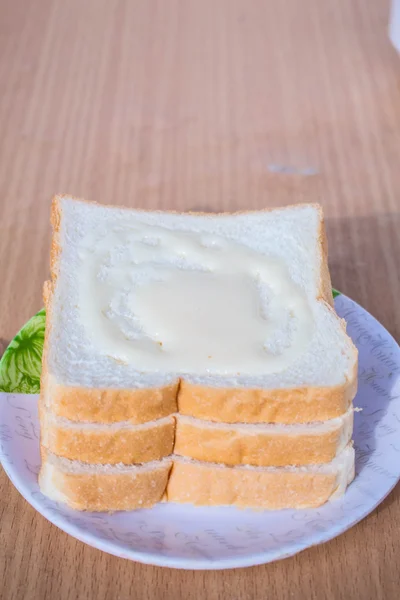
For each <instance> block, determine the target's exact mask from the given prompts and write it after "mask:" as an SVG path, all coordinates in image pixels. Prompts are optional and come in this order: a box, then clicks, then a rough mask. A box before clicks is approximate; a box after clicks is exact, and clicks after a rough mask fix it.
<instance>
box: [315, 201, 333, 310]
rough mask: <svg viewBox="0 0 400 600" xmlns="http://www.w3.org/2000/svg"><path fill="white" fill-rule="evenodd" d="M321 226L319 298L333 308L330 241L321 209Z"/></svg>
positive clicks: (319, 242) (319, 241) (319, 238)
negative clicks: (329, 260)
mask: <svg viewBox="0 0 400 600" xmlns="http://www.w3.org/2000/svg"><path fill="white" fill-rule="evenodd" d="M319 216H320V225H319V234H318V244H319V249H320V280H319V297H320V298H321V299H322V300H324V301H325V302H326V303H327V304H329V305H330V306H332V307H333V305H334V304H333V294H332V282H331V276H330V273H329V266H328V239H327V237H326V230H325V221H324V216H323V213H322V209H321V207H319Z"/></svg>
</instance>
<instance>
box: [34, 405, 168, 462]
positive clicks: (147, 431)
mask: <svg viewBox="0 0 400 600" xmlns="http://www.w3.org/2000/svg"><path fill="white" fill-rule="evenodd" d="M41 425H42V437H41V443H42V445H43V446H44V447H45V448H46V449H47V450H49V451H50V452H52V453H53V454H57V455H58V456H62V457H64V458H68V459H71V460H78V461H81V462H84V463H94V464H96V463H97V464H110V465H116V464H126V465H131V464H135V463H145V462H149V461H154V460H159V459H161V458H164V457H166V456H169V455H170V454H172V451H173V446H174V434H175V419H174V417H164V418H163V419H158V420H157V421H149V422H147V423H144V424H142V425H132V424H131V423H130V422H129V421H125V422H119V423H113V424H111V425H103V424H99V423H76V422H75V421H69V420H68V419H65V418H63V417H56V416H54V415H53V414H52V413H50V412H49V411H48V410H44V411H43V414H42V420H41Z"/></svg>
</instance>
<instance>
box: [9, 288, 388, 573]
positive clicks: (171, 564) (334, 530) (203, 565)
mask: <svg viewBox="0 0 400 600" xmlns="http://www.w3.org/2000/svg"><path fill="white" fill-rule="evenodd" d="M337 295H340V296H341V297H343V298H344V299H345V300H349V301H350V302H353V303H354V304H355V305H356V306H357V307H358V308H361V309H362V310H363V311H364V312H365V313H367V315H368V316H369V317H370V318H371V319H372V320H373V321H374V322H375V323H376V324H378V325H379V326H380V327H381V328H383V329H384V330H385V332H386V334H387V336H388V338H390V340H391V341H392V342H393V343H394V344H395V346H396V347H397V348H398V349H400V345H399V344H398V342H397V341H396V340H395V338H394V337H393V336H392V334H391V333H390V332H389V331H388V330H387V329H386V328H385V327H384V326H383V325H382V324H381V323H380V322H379V321H378V319H376V318H375V317H374V316H373V315H371V313H369V312H368V311H367V310H366V309H364V308H363V307H362V306H361V305H360V304H358V303H357V302H355V301H354V300H352V299H351V298H349V297H348V296H347V295H345V294H342V293H339V294H337ZM40 312H42V311H39V313H37V314H40ZM34 316H36V315H34ZM31 318H33V317H31ZM30 320H31V319H29V320H28V321H27V323H29V321H30ZM24 327H25V325H24V326H23V327H22V328H21V329H20V331H22V330H23V329H24ZM20 331H19V332H18V333H20ZM17 335H18V334H17ZM14 339H15V338H14ZM11 343H12V342H11ZM6 350H7V349H6ZM4 354H5V353H4ZM4 354H3V356H4ZM1 365H2V361H0V369H1ZM8 395H18V392H2V391H0V401H2V400H1V397H2V396H8ZM32 395H33V394H32ZM0 463H1V464H2V467H3V469H4V471H5V473H6V475H7V476H8V478H9V479H10V481H11V482H12V484H13V485H14V487H15V488H16V489H17V490H18V492H19V493H20V494H21V496H23V498H24V499H25V500H26V501H27V502H28V503H29V504H30V505H31V506H32V507H33V508H34V509H35V510H36V511H37V512H38V513H39V514H40V515H41V516H42V517H44V518H45V519H46V520H48V521H49V522H50V523H51V524H52V525H54V526H55V527H57V528H58V529H61V531H64V532H65V533H66V534H68V535H71V536H72V537H74V538H75V539H77V540H78V541H80V542H83V543H85V544H88V545H89V546H91V547H93V548H96V549H97V550H100V551H103V552H106V553H108V554H111V555H114V556H117V557H118V558H124V559H128V560H133V561H136V562H139V563H142V564H147V565H153V566H157V567H166V568H174V569H187V570H208V571H209V570H213V571H214V570H223V569H232V568H247V567H251V566H259V565H262V564H268V563H270V562H275V561H277V560H282V559H285V558H289V557H291V556H294V555H296V554H297V553H299V552H302V551H303V550H306V549H307V548H311V547H313V546H317V545H319V544H323V543H325V542H329V541H331V540H332V539H334V538H336V537H338V536H339V535H341V534H342V533H344V532H345V531H347V530H349V529H351V528H352V527H354V526H355V525H356V524H358V523H359V522H360V521H362V520H363V519H365V518H366V517H367V516H368V515H369V514H371V513H372V512H373V511H374V510H375V509H376V508H377V506H379V505H380V504H381V503H382V502H383V501H384V500H385V499H386V498H387V497H388V496H389V494H390V493H391V492H392V491H393V489H394V488H395V487H396V485H397V484H398V482H399V480H400V465H399V468H398V472H397V473H396V479H395V480H394V481H393V483H392V485H390V486H389V487H388V488H387V489H386V490H385V493H384V494H383V495H382V496H381V497H380V498H379V499H378V500H376V501H375V502H374V503H373V505H368V506H367V507H366V508H365V509H364V510H362V511H361V512H360V513H358V514H357V516H355V518H354V519H351V520H350V521H349V522H346V523H343V524H342V525H340V526H339V527H337V526H333V527H331V528H330V529H329V530H327V531H324V532H323V539H321V532H318V531H315V532H312V533H310V535H309V536H308V537H307V540H306V541H304V542H301V541H293V542H291V543H290V542H289V543H288V544H287V546H286V547H287V551H285V552H283V553H282V552H281V551H280V549H279V548H277V549H275V550H270V551H264V552H259V553H255V554H249V555H247V556H238V557H231V558H222V559H212V560H208V559H204V558H198V557H195V558H192V557H171V556H166V555H164V554H154V553H151V552H148V551H140V550H135V549H126V550H124V551H122V550H121V547H120V546H119V544H118V543H115V542H114V541H112V540H109V539H105V540H102V539H101V538H100V537H98V536H97V535H95V534H94V533H92V532H90V531H85V532H84V533H83V534H82V530H81V528H80V527H79V525H77V524H74V523H70V522H68V521H67V520H65V519H64V518H63V517H61V521H62V523H59V522H58V519H57V518H53V515H52V514H51V512H50V511H47V510H46V509H45V507H43V505H42V504H41V503H40V502H39V501H38V500H37V499H36V498H35V497H32V496H31V494H26V495H25V493H24V486H23V481H21V479H20V477H19V476H18V475H16V473H15V472H14V471H12V470H10V469H9V465H8V464H7V462H6V461H4V460H3V458H2V456H1V454H0Z"/></svg>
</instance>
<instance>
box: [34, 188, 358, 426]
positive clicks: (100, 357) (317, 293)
mask: <svg viewBox="0 0 400 600" xmlns="http://www.w3.org/2000/svg"><path fill="white" fill-rule="evenodd" d="M52 221H53V229H54V233H53V243H52V255H51V281H50V282H48V283H47V285H46V287H45V301H46V307H47V311H48V321H47V323H48V327H47V331H46V342H45V353H44V368H43V380H42V388H43V397H44V401H45V403H46V405H47V406H48V407H50V408H52V409H53V410H54V412H55V413H56V414H58V415H60V416H64V417H66V418H70V419H73V420H86V421H94V422H96V421H97V422H113V421H117V420H127V419H131V420H132V421H133V422H137V423H140V422H145V421H147V420H152V419H156V418H161V417H162V416H165V415H166V414H170V413H172V412H174V411H175V410H176V401H177V392H178V386H179V381H181V382H182V385H181V392H180V394H179V396H178V405H179V409H181V410H182V412H184V413H185V414H191V415H192V416H197V417H201V418H205V419H210V420H222V421H224V420H225V421H226V422H235V421H237V422H260V421H265V422H288V423H290V422H305V421H308V420H310V421H316V420H323V419H327V418H334V417H335V416H337V415H338V414H341V413H344V412H345V411H346V410H347V409H348V406H349V404H350V402H351V400H352V398H353V396H354V394H355V389H356V371H357V351H356V349H355V347H354V346H353V344H352V342H351V340H350V338H349V337H348V336H347V334H346V331H345V327H344V323H343V322H342V321H341V320H340V319H339V318H338V317H337V315H336V313H335V311H334V309H333V300H332V292H331V284H330V278H329V272H328V266H327V246H326V238H325V231H324V224H323V217H322V212H321V209H320V207H319V206H318V205H297V206H292V207H287V208H283V209H275V210H271V211H261V212H254V213H252V212H249V213H237V214H220V215H202V214H179V213H166V212H146V211H138V210H131V209H124V208H115V207H108V206H101V205H98V204H94V203H87V202H84V201H79V200H76V199H73V198H71V197H67V196H57V197H56V198H55V199H54V201H53V216H52ZM137 222H141V223H144V224H147V225H151V226H154V225H155V226H157V227H161V228H165V229H167V230H172V231H176V232H185V233H188V234H190V233H191V232H193V233H195V234H204V235H207V234H214V235H217V236H220V237H223V238H225V239H228V240H230V241H233V242H235V243H237V244H240V245H242V246H245V247H247V248H250V249H251V250H253V251H255V252H256V253H258V254H260V255H263V256H266V257H270V258H273V259H278V260H280V261H281V262H282V263H284V264H285V267H286V269H287V271H288V273H289V276H290V279H291V280H292V281H293V282H294V283H295V284H296V285H297V286H298V287H299V288H300V289H301V290H302V292H303V293H304V294H305V296H306V298H307V302H308V305H309V307H310V309H311V312H312V317H313V321H314V327H313V330H312V337H311V339H310V340H309V343H308V345H307V351H306V352H305V353H303V354H301V355H300V356H299V357H298V358H297V359H296V360H295V361H294V362H292V363H290V364H289V365H288V367H287V368H286V369H284V370H283V371H280V372H266V373H265V374H263V373H261V374H256V375H254V374H249V373H246V372H241V373H240V374H236V373H235V374H228V375H221V374H216V373H210V372H204V373H198V372H196V373H190V372H180V371H179V369H177V370H176V372H163V371H161V370H158V369H156V370H153V371H148V372H143V369H141V370H139V369H138V368H137V367H136V366H135V364H121V363H119V362H117V361H116V360H115V359H114V358H112V357H110V356H108V355H107V354H106V353H105V352H104V350H103V349H99V348H98V347H97V346H96V343H95V341H94V339H93V338H92V337H91V335H90V328H87V327H85V323H82V322H81V319H80V312H79V289H78V288H79V283H78V279H77V277H76V273H77V272H78V271H79V268H80V266H81V263H82V260H84V259H83V258H82V256H83V255H82V253H81V249H82V244H83V242H84V240H85V238H87V236H88V235H92V234H93V233H95V234H96V236H97V237H98V238H101V236H102V235H105V234H106V232H107V230H108V229H109V228H110V227H112V226H116V227H118V226H120V225H121V226H122V225H124V226H126V224H127V223H128V224H129V223H133V224H135V223H137ZM177 268H178V266H177ZM238 319H240V315H238ZM203 390H204V398H205V399H206V404H207V408H206V409H204V403H203V402H202V391H203ZM247 391H248V393H249V396H248V400H249V402H251V403H252V405H251V406H248V407H246V404H247V400H246V393H247ZM181 394H182V395H181ZM235 394H236V395H235ZM255 395H256V396H257V398H256V397H255ZM239 397H240V401H236V400H234V401H233V404H232V398H233V399H235V398H239ZM280 399H282V400H283V402H282V411H281V415H282V416H281V417H280V416H279V413H280V411H279V410H278V409H276V407H275V408H273V409H271V410H269V409H268V406H267V405H268V402H272V403H276V402H278V403H279V402H280ZM299 399H300V400H301V399H303V400H304V401H305V404H306V405H307V406H305V410H304V414H303V410H302V407H301V406H300V405H299ZM147 400H148V406H147ZM324 401H326V406H327V407H328V408H327V410H325V411H324V410H323V403H324ZM313 402H314V404H315V405H314V404H313ZM213 406H215V410H214V409H213ZM318 406H321V413H320V414H318V410H319V409H318ZM254 407H257V408H254ZM225 409H226V410H225ZM224 411H225V412H224ZM310 413H312V414H310ZM310 416H311V418H309V417H310Z"/></svg>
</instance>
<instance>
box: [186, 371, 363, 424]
mask: <svg viewBox="0 0 400 600" xmlns="http://www.w3.org/2000/svg"><path fill="white" fill-rule="evenodd" d="M356 391H357V377H356V367H355V373H354V375H353V377H352V378H351V380H350V381H348V382H347V383H346V384H344V385H342V386H332V387H314V388H313V387H300V388H289V389H276V390H260V389H247V388H211V387H205V386H201V385H195V384H191V383H188V382H186V381H181V385H180V388H179V394H178V410H179V412H180V413H181V414H183V415H188V416H191V417H196V418H198V419H204V420H205V421H216V422H224V423H285V424H290V423H309V422H312V421H326V420H328V419H334V418H335V417H338V416H340V415H342V414H344V413H345V412H347V410H348V409H349V407H350V405H351V401H352V400H353V398H354V396H355V394H356Z"/></svg>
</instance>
